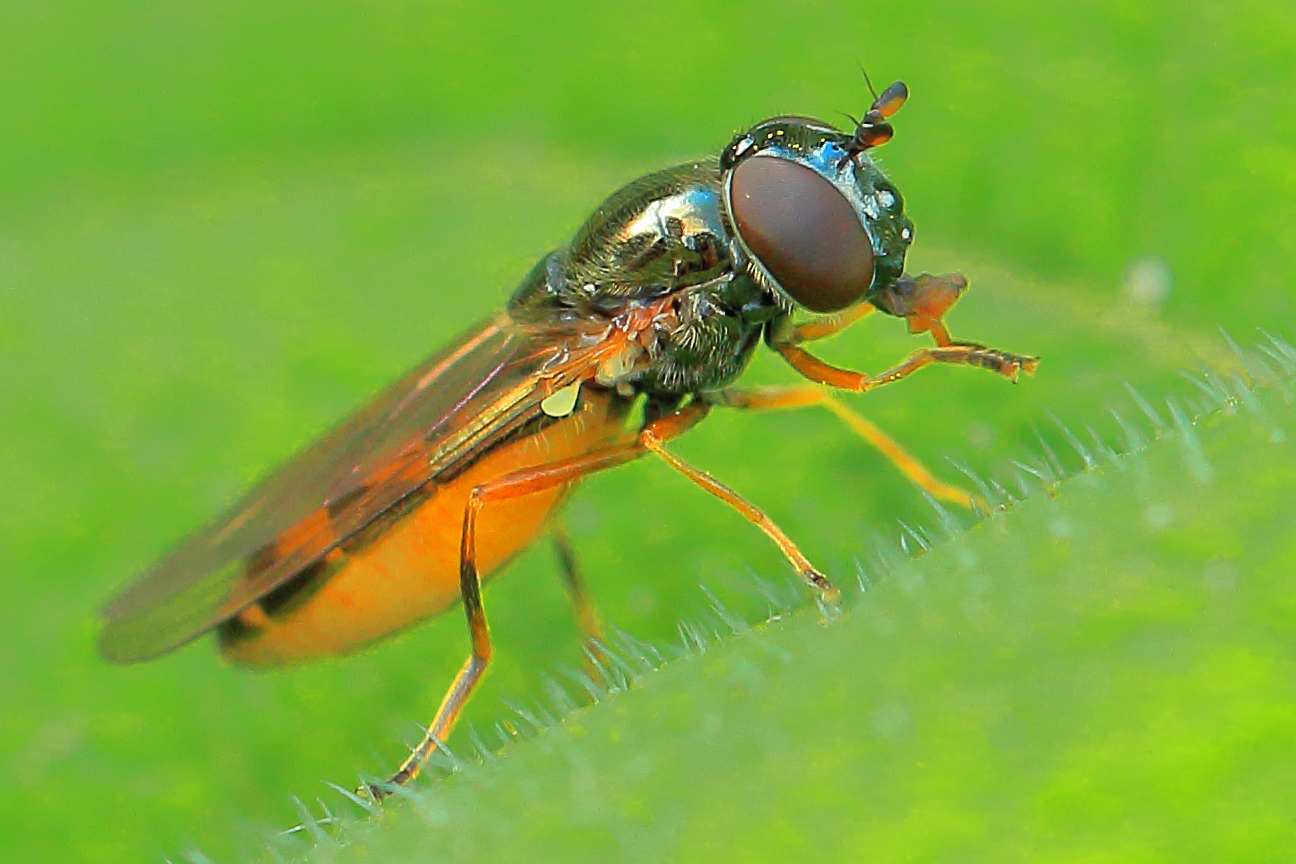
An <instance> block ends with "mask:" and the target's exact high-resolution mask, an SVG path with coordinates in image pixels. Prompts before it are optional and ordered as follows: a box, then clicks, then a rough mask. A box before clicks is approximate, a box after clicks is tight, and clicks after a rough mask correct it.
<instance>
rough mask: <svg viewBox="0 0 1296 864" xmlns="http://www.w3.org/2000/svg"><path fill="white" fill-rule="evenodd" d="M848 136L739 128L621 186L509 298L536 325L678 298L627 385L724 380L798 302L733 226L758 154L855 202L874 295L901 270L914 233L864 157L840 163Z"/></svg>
mask: <svg viewBox="0 0 1296 864" xmlns="http://www.w3.org/2000/svg"><path fill="white" fill-rule="evenodd" d="M849 142H850V136H848V135H846V134H844V133H842V132H840V131H838V130H836V129H833V128H832V127H829V126H827V125H824V124H822V123H820V122H818V121H813V120H808V119H805V118H794V117H787V118H776V119H774V120H768V121H766V122H764V123H762V124H760V125H758V126H756V127H754V128H753V129H752V130H751V131H749V132H747V133H745V134H743V135H740V136H738V137H737V138H735V139H734V141H733V142H732V143H731V144H730V145H729V146H728V147H727V148H725V150H724V153H723V154H722V155H721V156H720V157H719V158H718V159H716V160H714V161H705V162H693V163H689V164H686V165H679V166H676V167H674V168H669V169H666V170H664V171H658V172H655V173H653V174H648V175H646V176H644V177H640V178H639V179H637V180H634V181H632V182H631V183H629V184H627V185H626V186H624V187H622V188H621V189H619V190H618V191H617V192H615V193H613V194H612V196H611V197H609V198H608V199H607V200H606V201H604V202H603V203H602V204H601V205H600V206H599V207H598V209H597V210H595V211H594V213H593V215H591V216H590V218H589V219H588V220H587V221H586V222H585V224H584V225H583V226H582V227H581V229H580V230H579V231H578V232H577V233H576V236H575V238H573V240H572V242H571V244H570V245H568V246H566V247H563V248H561V249H557V250H555V251H554V252H552V253H550V254H549V255H547V256H546V257H545V258H543V259H542V260H541V261H540V262H539V263H537V264H536V266H535V267H534V268H533V269H532V270H531V272H530V273H529V274H528V275H527V277H526V278H525V279H524V280H523V281H522V284H521V285H520V286H519V287H518V289H517V290H516V291H515V292H514V294H513V297H512V298H511V299H510V301H509V306H508V311H509V314H510V315H511V316H512V317H513V318H514V319H516V320H518V321H520V322H526V323H534V324H537V325H542V326H543V325H545V324H554V325H558V326H561V325H562V324H563V323H566V322H574V321H577V320H582V319H583V320H589V319H590V318H606V319H608V320H611V319H613V318H614V317H615V316H617V315H619V314H621V313H623V312H625V311H626V310H627V309H629V308H631V307H633V306H634V305H636V304H641V303H644V302H646V301H653V300H659V299H660V298H663V297H664V296H665V295H676V296H677V298H678V302H677V303H676V306H675V313H676V314H675V316H674V321H673V322H672V323H671V325H670V326H669V328H668V329H666V330H665V331H664V332H661V333H658V334H657V335H658V339H657V349H656V353H655V356H653V357H652V358H651V361H650V362H649V363H648V364H647V365H644V366H643V367H641V368H638V369H636V370H635V371H634V372H633V373H632V374H631V375H630V376H628V378H627V380H626V382H625V386H626V387H627V388H628V389H630V390H633V391H634V392H644V393H647V394H648V395H649V396H652V397H662V398H673V397H678V396H682V395H684V394H688V393H695V392H698V391H702V390H707V389H711V388H715V387H720V386H723V385H725V384H727V383H729V382H730V381H732V380H733V379H735V378H736V377H737V376H738V375H739V374H740V373H741V372H742V370H743V369H744V368H745V367H746V365H747V363H748V362H749V360H750V359H751V354H752V351H753V350H754V349H755V346H756V344H757V342H758V341H759V340H760V336H761V332H762V328H764V327H766V326H771V325H773V324H774V323H775V322H776V321H777V320H778V319H782V318H784V317H786V316H789V315H791V314H792V313H793V312H794V311H795V309H796V304H795V303H794V302H793V301H792V299H791V298H790V297H789V296H787V295H786V294H785V293H784V292H783V291H781V290H780V288H779V286H778V285H777V284H772V282H771V280H770V279H769V277H768V276H767V275H766V274H765V272H764V270H763V269H762V268H761V267H760V265H759V264H758V263H757V262H755V261H754V260H753V258H752V256H751V254H750V253H749V252H748V251H747V249H746V247H745V246H744V244H743V242H742V240H741V238H740V237H739V236H738V235H737V232H736V231H735V229H734V223H733V219H732V217H731V216H730V214H729V213H728V207H727V205H726V203H725V188H726V187H725V184H726V181H727V179H728V177H729V175H730V173H731V172H732V170H733V168H734V167H735V166H736V165H737V164H739V163H740V162H741V161H742V160H744V159H747V158H750V157H751V156H753V155H755V154H757V153H761V154H762V155H764V156H770V155H775V156H778V157H780V158H784V159H788V160H791V161H794V162H798V163H800V164H802V165H805V166H807V167H810V168H812V169H813V170H815V171H816V172H818V173H819V174H820V175H822V176H823V177H825V178H826V179H827V180H829V182H831V183H832V184H833V185H834V186H835V187H836V188H837V190H838V191H839V192H841V194H842V195H843V196H844V197H845V198H846V200H847V201H848V202H850V204H851V207H852V208H853V209H854V210H855V212H856V215H857V216H858V217H859V219H860V222H861V223H862V224H863V225H864V227H865V230H866V231H867V233H868V235H869V238H870V239H871V240H872V244H873V254H874V260H875V264H874V267H875V272H874V278H873V284H872V286H871V287H870V289H869V292H868V294H867V295H866V299H868V298H872V297H875V296H877V295H879V294H880V293H881V292H882V291H884V290H885V289H886V288H888V287H890V286H891V285H892V283H894V282H895V280H896V279H897V278H899V276H900V274H901V273H902V271H903V269H904V256H905V252H906V251H907V249H908V247H909V242H910V240H911V239H912V236H913V228H912V224H911V223H910V222H909V220H908V219H907V218H906V217H905V216H904V204H903V201H902V199H901V197H900V193H899V192H898V191H896V189H895V187H894V186H892V185H891V183H890V182H889V181H888V180H887V179H886V177H885V176H884V175H883V174H882V172H881V170H880V169H879V168H878V167H877V165H876V164H875V163H874V162H873V161H872V159H870V158H869V157H868V156H867V154H862V153H861V154H857V155H855V156H854V157H853V158H851V159H847V160H845V161H844V162H843V154H844V153H846V148H847V145H848V144H849Z"/></svg>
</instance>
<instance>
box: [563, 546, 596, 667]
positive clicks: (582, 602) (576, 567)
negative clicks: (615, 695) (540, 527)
mask: <svg viewBox="0 0 1296 864" xmlns="http://www.w3.org/2000/svg"><path fill="white" fill-rule="evenodd" d="M552 532H553V544H554V553H555V555H556V556H557V558H558V567H559V569H561V570H562V575H563V582H564V583H566V585H567V593H568V594H569V595H570V596H571V602H572V610H573V611H574V612H575V613H576V623H577V624H578V625H579V626H580V629H581V632H582V633H584V634H585V647H586V649H587V650H589V651H590V652H591V653H592V654H593V655H594V656H595V657H600V659H601V654H602V652H603V649H602V645H603V622H602V621H601V620H600V618H599V614H598V608H597V607H596V606H595V605H594V598H593V597H591V596H590V593H589V587H588V586H587V585H586V584H585V577H584V576H583V575H582V574H581V570H580V563H579V562H578V561H577V560H576V549H575V547H573V546H572V541H571V536H570V535H569V534H568V533H567V528H566V527H565V526H564V525H563V524H562V523H561V522H555V523H554V526H553V529H552Z"/></svg>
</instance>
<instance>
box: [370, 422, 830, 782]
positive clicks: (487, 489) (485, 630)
mask: <svg viewBox="0 0 1296 864" xmlns="http://www.w3.org/2000/svg"><path fill="white" fill-rule="evenodd" d="M709 410H710V406H709V405H708V404H706V403H705V402H700V401H699V402H693V403H691V404H690V405H688V406H687V407H685V408H682V409H680V410H679V411H677V412H676V413H674V414H671V415H669V416H667V417H663V418H661V419H659V420H654V421H653V422H651V423H649V424H648V425H647V426H645V427H644V428H643V430H641V431H640V433H639V435H638V437H637V438H636V439H635V440H634V441H632V442H630V443H628V444H625V445H622V446H618V447H609V448H606V449H603V450H599V451H596V452H594V453H590V454H587V455H585V456H579V457H575V458H572V459H564V460H560V461H557V462H551V463H549V464H548V465H541V466H538V467H536V468H531V469H527V470H525V471H516V472H513V473H511V474H506V475H504V476H503V477H500V478H498V479H496V480H491V481H489V482H486V483H483V484H482V485H480V486H478V487H477V488H475V489H473V491H472V493H471V494H470V495H469V496H468V502H467V504H466V505H465V507H464V523H463V534H462V541H461V545H460V553H459V554H460V558H459V562H460V563H459V590H460V594H461V595H462V597H463V604H464V612H465V614H466V615H467V616H468V632H469V634H470V636H471V638H472V653H471V654H470V655H469V657H468V660H467V661H466V662H465V663H464V665H463V668H462V669H460V670H459V674H458V675H457V676H455V680H454V683H453V684H451V685H450V689H449V690H448V691H447V692H446V695H445V698H444V699H442V700H441V706H440V707H439V708H438V709H437V713H436V716H435V717H434V718H433V720H432V724H431V725H430V726H429V727H428V731H427V734H426V735H425V736H424V737H423V740H422V741H420V742H419V744H418V746H417V747H415V748H414V750H413V752H411V753H410V755H409V757H408V758H407V759H406V760H405V761H404V762H403V763H402V764H401V766H400V768H399V769H397V771H396V773H395V774H394V775H392V778H391V780H390V782H391V783H392V784H395V785H401V784H404V783H406V782H408V781H410V780H412V779H413V778H414V777H417V776H418V773H419V771H420V770H421V769H422V767H423V763H424V762H425V761H427V758H428V756H429V755H431V753H432V751H433V750H434V749H436V747H437V744H438V742H441V741H445V740H446V738H447V737H448V736H449V735H450V731H451V730H452V729H453V728H454V725H455V721H456V720H458V719H459V714H460V712H461V711H462V710H463V707H464V705H466V704H467V702H468V699H469V698H470V697H471V696H472V693H473V690H475V689H476V687H477V685H478V683H479V682H480V681H481V677H482V675H483V673H485V671H486V667H487V666H488V665H489V664H490V659H491V654H492V653H493V648H492V646H491V639H490V628H489V627H488V626H487V624H486V613H485V610H484V608H483V607H482V599H481V578H480V575H479V573H478V571H477V549H476V542H477V518H478V515H479V514H480V513H481V511H482V509H483V508H484V507H486V506H487V505H488V504H491V503H494V502H498V501H504V500H508V499H510V498H520V497H523V496H526V495H531V494H534V493H536V492H541V491H544V490H546V489H552V488H554V487H555V486H562V485H565V484H568V483H572V482H574V481H576V480H579V479H580V478H581V477H583V476H585V475H587V474H592V473H594V472H596V471H601V470H603V469H605V468H612V467H615V466H617V465H621V464H624V463H626V462H629V461H631V460H633V459H635V458H638V457H639V456H641V455H643V454H644V452H646V451H651V452H653V453H656V454H657V455H658V456H661V457H662V459H664V460H665V461H666V462H667V464H669V465H670V466H671V467H673V468H675V469H676V470H678V471H680V472H682V473H683V474H684V475H685V476H687V477H688V478H689V479H691V480H693V481H694V482H695V483H697V484H698V485H700V486H702V488H704V489H706V490H707V491H708V492H711V493H712V494H713V495H716V496H717V497H719V498H720V499H721V500H723V501H725V502H726V503H728V504H729V505H731V506H732V507H734V508H736V509H737V510H738V511H739V512H740V513H742V514H743V515H744V516H746V517H747V518H748V519H750V520H751V521H753V522H755V523H756V525H757V527H759V528H760V529H761V530H762V531H764V532H765V534H766V535H767V536H769V537H770V539H772V540H773V541H774V542H775V543H776V544H777V545H778V547H779V549H781V550H782V551H783V554H784V555H786V556H787V559H788V561H790V562H791V563H792V566H793V567H795V568H796V569H797V571H798V572H799V573H801V574H802V575H803V576H804V577H805V578H806V579H807V580H808V581H809V582H810V583H811V584H812V585H814V586H815V587H817V588H819V589H820V590H821V591H822V592H824V594H825V595H826V596H827V597H828V598H829V599H835V598H836V596H837V589H836V588H834V587H833V585H832V584H831V583H830V582H829V581H828V580H827V579H826V578H825V577H824V576H823V575H822V574H821V573H819V571H818V570H816V569H815V568H814V567H813V566H812V565H811V564H810V562H809V561H808V560H807V559H806V557H805V556H804V555H802V554H801V551H800V550H799V549H798V548H797V547H796V544H794V543H793V542H792V541H791V540H790V539H789V538H788V537H787V535H786V534H784V533H783V531H782V530H781V529H780V528H779V527H778V526H777V525H775V524H774V523H773V522H772V521H770V519H769V517H767V516H766V515H765V514H764V513H762V512H761V511H760V510H759V509H757V508H756V507H754V506H753V505H751V504H750V503H748V502H747V501H746V500H744V499H743V498H742V497H741V496H739V495H738V494H737V493H736V492H734V491H732V490H731V489H729V488H728V487H726V486H724V485H723V484H721V483H719V482H718V481H716V480H715V479H713V478H712V477H711V476H710V475H708V474H705V473H703V472H701V471H698V470H697V469H696V468H693V467H692V466H690V465H688V464H687V463H685V462H683V461H682V460H680V459H679V458H677V457H676V456H674V455H673V454H671V453H670V452H669V451H667V450H666V449H665V448H664V447H663V444H664V443H665V442H666V441H669V440H671V439H672V438H676V437H678V436H680V435H682V434H683V433H685V432H687V431H688V430H689V429H691V428H692V427H693V426H695V425H696V424H697V423H698V422H699V421H700V420H701V419H702V418H703V417H705V416H706V414H707V412H708V411H709ZM369 792H370V794H371V795H372V796H373V797H374V798H375V799H381V798H383V797H385V795H386V794H387V792H386V790H384V789H382V788H378V787H374V788H371V789H370V790H369Z"/></svg>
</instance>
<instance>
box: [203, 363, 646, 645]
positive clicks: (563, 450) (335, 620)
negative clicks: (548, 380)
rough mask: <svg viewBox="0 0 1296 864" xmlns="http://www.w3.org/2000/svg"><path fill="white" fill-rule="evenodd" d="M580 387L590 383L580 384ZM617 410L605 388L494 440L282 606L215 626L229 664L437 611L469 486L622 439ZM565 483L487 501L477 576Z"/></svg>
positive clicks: (365, 637) (502, 556)
mask: <svg viewBox="0 0 1296 864" xmlns="http://www.w3.org/2000/svg"><path fill="white" fill-rule="evenodd" d="M586 389H587V391H588V390H591V389H592V388H586ZM623 419H624V417H623V415H622V412H621V411H620V410H617V406H616V405H615V404H614V402H613V397H611V396H610V394H607V393H605V392H603V393H601V392H598V391H595V392H590V393H588V395H587V396H586V398H583V399H582V405H581V406H580V407H579V408H577V410H576V411H575V412H574V413H572V414H570V415H568V416H567V417H563V418H561V419H559V420H557V421H555V422H553V423H552V424H551V425H549V426H547V427H545V428H544V429H543V430H542V431H540V432H537V433H536V434H533V435H529V436H526V437H523V438H520V439H518V440H515V441H512V442H510V443H507V444H504V445H500V446H498V447H496V448H495V449H493V450H492V451H490V452H489V453H488V454H486V455H485V456H484V457H482V458H481V459H479V460H478V461H477V462H476V463H475V464H473V465H472V467H470V468H469V469H468V470H466V471H464V472H463V473H462V474H459V475H458V476H456V477H454V478H453V479H452V480H449V481H447V482H445V483H437V484H435V485H431V484H430V485H429V487H428V491H429V492H430V493H431V494H430V495H429V496H427V497H425V498H424V500H422V501H421V502H420V503H418V505H417V506H415V507H414V508H413V509H411V510H409V511H408V512H407V513H405V514H404V515H403V516H401V517H400V518H399V519H398V520H397V521H395V522H394V523H393V524H390V525H388V526H386V527H385V528H384V529H383V530H382V531H381V533H380V534H379V535H378V536H377V537H376V538H375V539H372V540H367V541H366V542H364V543H363V544H362V545H359V546H358V548H352V549H348V548H347V544H343V546H342V547H339V548H337V549H334V550H333V551H332V552H330V553H329V555H328V556H327V557H326V558H325V559H324V562H322V563H321V564H317V565H316V568H317V573H316V576H315V577H314V578H312V579H311V580H310V584H307V585H304V586H301V587H299V588H296V589H295V593H294V595H293V596H291V597H289V598H288V599H287V601H286V602H280V601H279V600H278V598H276V597H275V596H274V595H275V592H271V594H270V595H267V596H266V597H263V598H262V599H261V601H260V602H258V603H257V604H254V605H252V606H250V607H248V608H247V609H244V610H243V611H242V612H240V613H239V614H238V615H237V616H236V617H235V618H233V619H231V620H229V621H227V622H226V623H225V624H223V625H222V626H221V629H220V648H221V651H222V653H224V654H225V656H227V657H229V658H230V659H231V660H233V661H234V662H236V663H241V664H245V665H249V666H271V665H277V664H282V663H292V662H295V661H301V660H310V659H315V658H319V657H327V656H330V655H336V654H342V653H346V652H349V651H354V650H356V649H357V648H360V647H363V646H364V645H366V644H368V643H370V642H373V641H375V640H377V639H380V638H382V637H383V636H386V635H388V634H391V633H393V632H395V631H397V630H400V629H403V628H405V627H408V626H410V625H412V624H415V623H417V622H419V621H422V620H424V619H426V618H429V617H431V616H433V615H436V614H438V613H440V612H443V611H445V610H446V609H447V608H449V607H450V606H453V605H454V604H455V603H457V602H458V601H459V599H460V597H459V552H460V542H461V537H460V535H461V533H462V529H463V520H464V507H465V504H466V502H467V500H468V496H469V494H470V493H471V491H472V489H473V488H474V487H475V486H478V485H479V484H481V483H483V482H485V481H488V480H492V479H495V478H498V477H502V476H504V475H506V474H509V473H512V472H515V471H520V470H524V469H527V468H534V467H536V466H539V465H543V464H547V463H550V462H554V461H557V460H560V459H566V458H570V457H572V456H579V455H581V454H584V453H588V452H590V451H592V450H596V449H599V448H601V447H605V446H607V445H609V444H613V443H616V442H617V441H618V440H621V439H622V438H624V436H625V435H626V433H625V432H624V430H623V425H622V424H623ZM567 491H568V487H566V486H564V487H559V488H557V489H552V490H546V491H543V492H538V493H535V494H532V495H528V496H525V497H522V498H514V499H509V500H504V501H499V502H496V503H492V504H491V505H489V506H487V507H486V508H484V509H483V510H482V511H481V514H480V516H479V517H478V523H477V542H476V549H477V564H478V572H479V573H480V574H481V576H482V578H483V580H484V579H486V578H488V577H489V576H491V575H492V574H494V573H495V572H496V571H497V570H498V569H499V568H500V567H501V566H503V565H504V564H505V563H507V562H508V560H509V559H510V558H511V557H512V556H513V555H515V554H517V553H518V552H519V551H521V550H522V549H523V548H525V547H526V546H527V545H528V544H530V543H531V541H532V540H533V539H535V537H536V535H537V534H538V533H540V532H541V531H542V530H543V529H544V527H545V524H546V522H547V521H548V519H549V517H550V515H551V514H552V513H553V511H554V510H555V508H557V507H558V505H559V504H561V503H562V500H563V498H564V496H565V495H566V493H567Z"/></svg>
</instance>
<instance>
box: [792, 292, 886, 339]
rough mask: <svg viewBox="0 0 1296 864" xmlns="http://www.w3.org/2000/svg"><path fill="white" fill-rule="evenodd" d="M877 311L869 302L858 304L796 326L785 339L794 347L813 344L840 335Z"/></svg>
mask: <svg viewBox="0 0 1296 864" xmlns="http://www.w3.org/2000/svg"><path fill="white" fill-rule="evenodd" d="M876 309H877V307H876V306H874V305H873V304H872V303H869V302H868V301H864V302H862V303H856V304H855V305H854V306H848V307H847V308H845V309H843V310H842V311H840V312H834V313H833V314H831V315H823V316H820V317H818V318H815V319H814V320H813V321H806V322H804V323H802V324H794V325H792V328H791V330H790V331H789V332H788V334H787V336H786V337H785V338H786V339H787V341H788V342H789V343H791V344H792V345H799V344H801V343H802V342H812V341H814V340H815V339H825V338H827V337H829V336H833V335H835V334H837V333H840V332H841V331H843V330H845V329H846V328H847V327H850V326H851V325H852V324H854V323H855V322H856V321H858V320H860V319H861V318H863V317H864V316H865V315H867V314H869V313H870V312H873V311H875V310H876Z"/></svg>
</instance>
